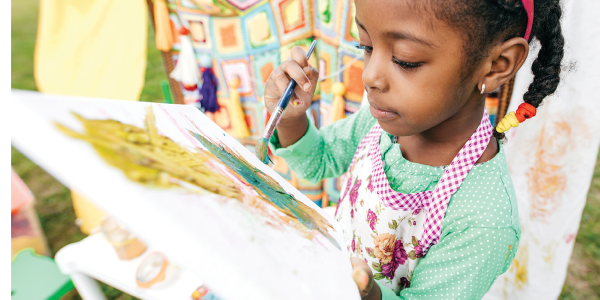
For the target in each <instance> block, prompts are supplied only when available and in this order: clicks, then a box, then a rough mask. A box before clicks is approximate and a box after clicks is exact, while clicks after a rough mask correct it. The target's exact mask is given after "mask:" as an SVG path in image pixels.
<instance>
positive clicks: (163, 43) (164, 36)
mask: <svg viewBox="0 0 600 300" xmlns="http://www.w3.org/2000/svg"><path fill="white" fill-rule="evenodd" d="M154 28H155V34H156V36H155V37H156V48H157V49H158V50H160V51H163V52H169V51H171V48H173V31H172V29H171V19H169V9H168V8H167V3H166V2H165V0H155V1H154Z"/></svg>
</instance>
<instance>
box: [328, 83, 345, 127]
mask: <svg viewBox="0 0 600 300" xmlns="http://www.w3.org/2000/svg"><path fill="white" fill-rule="evenodd" d="M331 90H332V92H333V102H332V104H331V122H332V123H333V122H335V121H337V120H341V119H343V118H345V117H346V114H345V112H346V104H345V103H344V94H346V86H345V85H344V84H343V83H341V82H336V83H334V84H333V86H332V87H331Z"/></svg>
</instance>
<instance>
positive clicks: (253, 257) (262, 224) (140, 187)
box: [12, 91, 358, 299]
mask: <svg viewBox="0 0 600 300" xmlns="http://www.w3.org/2000/svg"><path fill="white" fill-rule="evenodd" d="M12 99H13V101H12V104H13V105H12V106H13V111H14V115H13V121H14V122H15V123H14V124H13V125H14V126H15V128H16V129H15V130H14V131H13V133H12V143H13V145H14V146H15V147H17V148H18V149H19V150H20V151H22V152H24V153H25V154H26V155H27V156H28V157H30V158H31V159H32V160H33V161H34V162H36V163H37V164H39V165H40V166H42V167H43V168H44V169H46V170H47V171H48V172H49V173H51V174H52V175H53V176H55V177H56V178H57V179H59V180H60V181H62V182H63V183H64V184H65V185H67V186H68V187H76V188H77V189H78V190H80V191H81V192H82V193H83V194H84V195H86V196H87V197H89V199H90V200H92V201H94V202H95V203H96V204H98V205H99V206H100V207H102V208H103V209H105V210H106V211H108V212H110V213H111V214H113V215H114V216H115V217H117V218H118V219H119V220H121V221H122V222H123V223H125V225H127V226H128V227H129V228H130V229H131V230H132V231H133V232H135V233H136V234H138V235H139V236H140V237H141V238H142V239H144V241H146V242H147V243H148V244H149V245H151V246H154V247H157V248H159V249H161V250H162V251H164V252H165V254H167V255H168V256H169V258H170V259H171V260H172V261H173V262H174V263H175V264H177V265H178V266H181V267H184V268H186V269H189V270H190V271H192V272H195V273H197V274H198V275H199V276H200V277H201V278H203V280H204V281H205V282H206V284H207V285H208V286H210V287H211V288H213V290H214V291H215V292H216V293H217V294H219V295H221V296H222V297H223V298H225V299H239V298H244V299H354V298H358V293H357V291H356V287H355V286H354V283H353V282H352V279H351V277H350V271H351V267H350V264H349V260H348V256H347V255H348V254H347V252H346V249H344V248H340V244H341V243H340V241H341V232H340V231H341V229H340V228H339V225H338V224H337V223H336V222H335V221H334V220H333V218H331V217H330V216H328V215H327V214H325V213H324V212H322V211H321V210H320V209H319V208H318V207H317V206H316V205H314V203H312V201H310V200H308V199H307V198H306V197H305V196H304V195H302V194H301V193H300V192H299V191H297V190H296V189H294V188H293V187H292V186H291V185H290V184H289V183H287V182H286V181H285V180H284V179H283V178H281V177H280V176H278V175H277V174H276V173H275V172H274V171H273V170H272V169H270V168H269V167H268V166H266V165H264V164H262V163H260V161H259V160H258V159H257V158H256V157H254V155H253V154H252V153H250V152H249V151H248V150H247V149H246V148H244V147H243V146H242V145H240V144H239V143H237V142H236V141H235V140H234V139H233V138H231V137H230V136H229V135H227V134H226V133H225V132H224V131H223V130H222V129H220V128H219V127H218V126H217V125H216V124H214V123H213V122H212V121H210V119H208V118H207V117H206V116H204V115H203V114H202V113H201V112H199V111H198V110H197V109H196V108H194V107H192V106H183V105H167V104H151V103H134V102H125V101H115V100H101V99H85V98H75V97H65V96H46V95H41V94H38V93H33V92H18V91H13V94H12ZM231 287H236V288H235V289H232V288H231Z"/></svg>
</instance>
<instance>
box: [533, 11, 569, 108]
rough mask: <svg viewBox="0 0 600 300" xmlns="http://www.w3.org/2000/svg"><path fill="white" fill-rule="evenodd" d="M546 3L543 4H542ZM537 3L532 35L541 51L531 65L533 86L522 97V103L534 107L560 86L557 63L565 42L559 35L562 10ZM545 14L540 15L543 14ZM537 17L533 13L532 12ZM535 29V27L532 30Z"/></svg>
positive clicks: (560, 57)
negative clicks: (537, 16) (537, 17)
mask: <svg viewBox="0 0 600 300" xmlns="http://www.w3.org/2000/svg"><path fill="white" fill-rule="evenodd" d="M544 2H546V1H544ZM544 2H542V1H538V3H539V4H537V5H538V6H539V7H540V12H541V13H540V17H541V18H539V19H538V21H537V24H536V21H535V17H534V23H533V29H532V32H533V34H534V35H535V37H536V38H537V39H538V41H539V42H540V45H541V48H540V51H539V53H538V56H537V58H536V59H535V61H534V62H533V65H532V67H531V70H532V71H533V76H534V77H533V82H532V83H531V84H530V85H529V89H528V90H527V92H526V93H525V95H524V96H523V100H524V101H525V102H527V103H529V104H531V105H533V106H534V107H536V108H537V107H538V106H539V105H540V104H541V103H542V100H544V98H546V96H548V95H551V94H553V93H554V92H555V91H556V88H557V87H558V83H559V82H560V71H561V61H562V59H563V56H564V49H563V47H564V45H565V40H564V38H563V35H562V29H561V26H560V18H561V15H562V9H561V8H560V5H559V4H558V3H557V2H556V1H547V3H544ZM544 12H545V14H542V13H544ZM535 13H538V12H537V10H536V11H535V12H534V15H535ZM536 25H537V26H536Z"/></svg>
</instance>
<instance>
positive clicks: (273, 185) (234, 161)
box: [190, 127, 341, 249]
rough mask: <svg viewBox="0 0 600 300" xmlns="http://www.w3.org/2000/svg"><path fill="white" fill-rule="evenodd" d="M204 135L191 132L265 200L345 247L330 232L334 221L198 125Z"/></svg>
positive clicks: (334, 243) (335, 244) (335, 243)
mask: <svg viewBox="0 0 600 300" xmlns="http://www.w3.org/2000/svg"><path fill="white" fill-rule="evenodd" d="M196 129H198V131H200V132H201V134H198V133H196V132H193V131H190V134H191V135H192V136H194V137H195V138H196V139H198V141H200V143H201V144H202V145H204V147H206V148H207V149H208V150H209V151H210V152H211V153H212V154H214V155H215V156H216V157H217V158H219V160H220V161H221V162H222V163H224V164H225V165H227V166H228V167H229V168H231V169H232V170H233V171H234V172H235V173H236V174H239V175H240V176H241V177H243V178H244V179H245V180H246V181H248V182H249V183H250V185H251V186H252V187H254V189H255V190H256V191H257V192H258V194H259V195H260V197H262V198H263V200H265V201H267V202H270V203H272V204H274V205H275V206H277V207H278V208H279V209H280V210H281V211H282V212H283V213H284V214H286V215H288V216H290V217H294V218H297V219H298V220H299V221H300V222H301V223H302V224H303V225H304V226H306V227H307V228H308V229H311V230H317V231H318V232H319V233H321V234H322V235H323V236H325V237H326V238H327V239H328V240H329V241H330V242H331V243H332V244H333V245H334V246H336V247H337V248H338V249H341V248H340V246H339V244H338V243H337V241H336V240H335V239H334V238H333V237H332V236H331V235H330V234H329V232H328V230H329V229H333V227H332V226H331V224H329V222H328V221H327V220H326V219H325V218H323V216H321V214H319V213H318V212H317V211H315V210H314V209H312V208H310V207H308V206H307V205H306V204H304V203H302V202H300V201H298V199H296V198H295V197H294V196H293V195H291V194H289V193H288V192H286V191H285V190H284V189H283V188H282V187H281V185H279V183H278V182H276V181H275V180H274V179H273V178H271V177H269V176H268V175H266V174H265V173H263V172H262V171H260V170H259V169H257V168H256V167H254V166H253V165H252V164H251V163H249V162H248V161H247V160H246V159H244V158H243V157H242V156H241V155H240V154H239V153H237V152H236V151H235V150H233V149H230V148H229V147H227V146H226V145H224V144H223V143H220V142H219V141H216V140H213V139H210V138H209V137H208V135H206V134H204V133H203V132H202V130H200V129H199V128H198V127H196Z"/></svg>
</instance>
